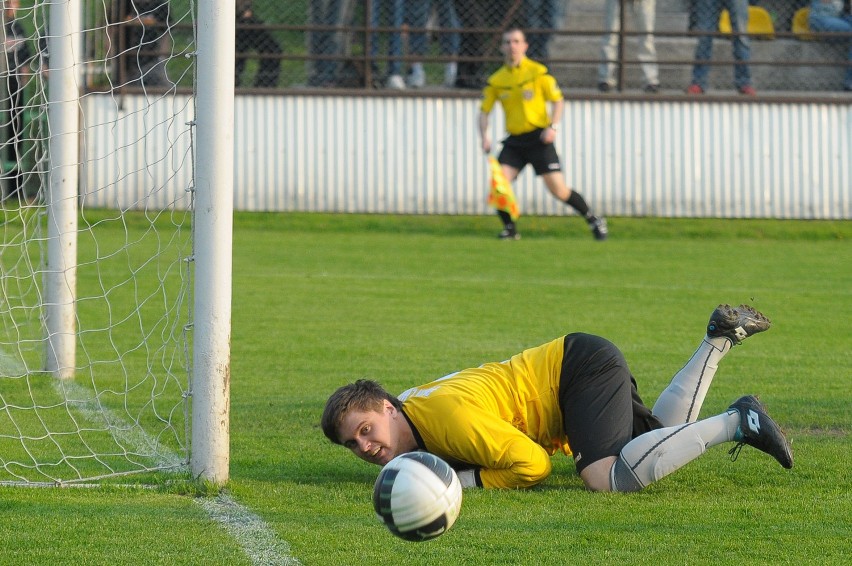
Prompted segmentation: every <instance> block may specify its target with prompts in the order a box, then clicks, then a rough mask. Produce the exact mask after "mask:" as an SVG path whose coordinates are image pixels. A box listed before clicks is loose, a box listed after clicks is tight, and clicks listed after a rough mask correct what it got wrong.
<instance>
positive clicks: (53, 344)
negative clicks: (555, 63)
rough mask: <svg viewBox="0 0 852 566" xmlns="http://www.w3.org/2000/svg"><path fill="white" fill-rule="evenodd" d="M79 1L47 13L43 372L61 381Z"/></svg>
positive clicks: (68, 321) (69, 324)
mask: <svg viewBox="0 0 852 566" xmlns="http://www.w3.org/2000/svg"><path fill="white" fill-rule="evenodd" d="M81 16H82V5H81V3H80V0H67V1H66V4H65V5H64V6H63V5H61V4H54V6H53V9H51V10H50V28H49V29H51V30H53V33H54V35H52V36H51V37H50V39H49V44H48V52H49V53H51V57H50V58H49V61H50V65H49V67H48V73H49V74H48V78H49V88H48V92H49V93H50V95H49V100H48V125H49V131H50V137H49V139H48V144H49V150H48V155H49V156H50V161H49V173H48V183H49V187H48V191H47V195H46V201H47V202H46V205H47V265H46V266H45V270H44V303H45V304H44V307H43V309H44V321H45V331H46V333H47V349H46V352H45V355H46V360H45V370H46V371H48V372H50V373H52V374H53V375H54V376H55V377H57V378H60V379H65V378H71V377H74V365H75V353H76V345H75V342H76V320H75V308H74V303H75V300H76V290H77V237H76V236H77V194H78V193H79V186H78V163H79V148H78V136H79V131H80V121H79V118H78V114H77V106H78V104H79V89H80V82H79V80H78V76H80V72H79V68H80V67H79V64H78V61H77V60H76V59H77V57H78V56H79V54H80V51H81V47H82V42H81V41H80V37H81V35H80V28H81V23H82V19H81Z"/></svg>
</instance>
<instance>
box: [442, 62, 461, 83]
mask: <svg viewBox="0 0 852 566" xmlns="http://www.w3.org/2000/svg"><path fill="white" fill-rule="evenodd" d="M458 73H459V65H458V63H456V62H455V61H454V62H452V63H447V65H446V66H445V67H444V86H445V87H447V88H452V87H454V86H456V77H457V76H458Z"/></svg>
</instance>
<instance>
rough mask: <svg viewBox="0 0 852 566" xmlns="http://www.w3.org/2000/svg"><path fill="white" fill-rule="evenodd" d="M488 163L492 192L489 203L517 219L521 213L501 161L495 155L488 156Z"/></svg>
mask: <svg viewBox="0 0 852 566" xmlns="http://www.w3.org/2000/svg"><path fill="white" fill-rule="evenodd" d="M488 164H489V165H490V166H491V192H490V193H488V204H489V205H490V206H493V207H494V208H496V209H497V210H502V211H503V212H507V213H508V214H509V216H511V217H512V220H517V219H518V217H519V216H520V215H521V211H520V209H519V208H518V201H517V200H515V193H514V192H512V185H511V184H510V183H509V181H508V180H507V179H506V176H505V175H503V168H502V167H501V166H500V162H498V161H497V158H496V157H494V156H493V155H489V156H488Z"/></svg>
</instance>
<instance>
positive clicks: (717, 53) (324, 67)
mask: <svg viewBox="0 0 852 566" xmlns="http://www.w3.org/2000/svg"><path fill="white" fill-rule="evenodd" d="M236 2H237V29H236V34H237V51H238V53H237V56H238V66H237V68H238V71H241V72H238V76H237V77H236V84H237V86H238V87H239V88H242V89H253V88H258V89H286V90H293V89H334V88H348V89H361V90H365V91H390V92H391V93H393V92H394V91H396V92H397V93H398V92H399V91H408V92H412V91H414V92H419V93H430V92H432V93H435V92H436V91H437V92H440V91H441V90H446V89H455V90H473V91H476V90H478V89H479V88H481V87H482V86H483V83H484V81H485V79H486V78H487V76H488V75H489V74H490V73H491V72H493V71H494V70H496V68H497V67H498V66H499V65H500V61H501V55H500V51H499V44H500V35H501V32H502V30H505V29H506V28H508V27H510V26H518V27H521V28H522V29H524V30H526V32H527V36H528V42H529V51H528V55H529V56H530V57H531V58H533V59H537V60H540V61H543V62H544V63H546V64H547V65H548V66H549V67H550V68H551V70H552V72H553V73H554V74H555V75H556V77H557V79H558V80H559V82H560V84H561V85H562V86H563V88H565V89H566V91H567V93H568V94H572V93H574V94H581V95H582V94H591V95H598V94H608V95H612V94H618V93H634V94H637V93H638V94H642V95H654V94H663V95H674V94H676V95H685V94H687V93H688V94H693V95H699V94H711V95H712V94H716V95H736V94H738V93H741V94H747V95H748V94H752V90H754V91H756V92H757V94H759V95H777V96H782V97H804V98H808V97H812V96H814V95H817V96H829V97H830V96H838V97H841V98H843V97H848V96H849V95H846V94H845V92H846V91H849V90H850V89H852V67H850V65H852V63H850V61H849V59H850V56H852V51H850V43H852V31H850V30H852V15H850V12H849V0H845V4H844V0H751V1H750V0H570V1H568V0H558V1H554V0H487V1H485V0H363V1H359V2H356V1H355V0H302V1H288V2H280V1H276V0H236ZM844 88H845V89H846V90H845V91H844Z"/></svg>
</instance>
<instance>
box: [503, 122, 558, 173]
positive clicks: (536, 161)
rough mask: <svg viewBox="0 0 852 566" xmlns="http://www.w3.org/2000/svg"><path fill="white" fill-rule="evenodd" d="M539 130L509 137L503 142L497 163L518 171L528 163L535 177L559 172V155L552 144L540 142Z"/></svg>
mask: <svg viewBox="0 0 852 566" xmlns="http://www.w3.org/2000/svg"><path fill="white" fill-rule="evenodd" d="M541 132H542V130H541V129H538V130H533V131H532V132H527V133H526V134H519V135H517V136H509V137H508V138H506V139H505V140H503V149H502V150H501V151H500V155H499V156H497V161H499V162H500V163H505V164H506V165H511V166H512V167H514V168H515V169H517V170H518V171H520V170H521V169H523V168H524V167H526V166H527V164H528V163H529V164H530V165H532V167H533V169H535V174H536V175H544V174H546V173H553V172H555V171H561V170H562V166H561V165H560V164H559V155H557V153H556V148H555V147H553V144H552V143H542V142H541Z"/></svg>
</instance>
